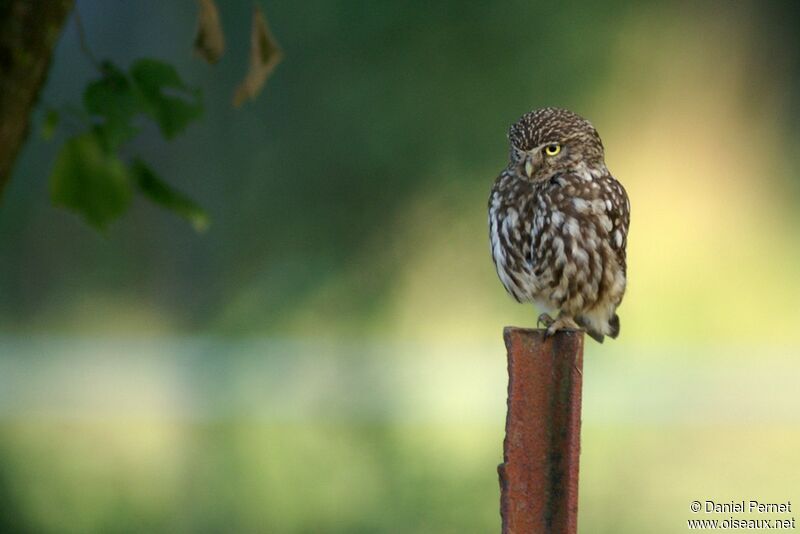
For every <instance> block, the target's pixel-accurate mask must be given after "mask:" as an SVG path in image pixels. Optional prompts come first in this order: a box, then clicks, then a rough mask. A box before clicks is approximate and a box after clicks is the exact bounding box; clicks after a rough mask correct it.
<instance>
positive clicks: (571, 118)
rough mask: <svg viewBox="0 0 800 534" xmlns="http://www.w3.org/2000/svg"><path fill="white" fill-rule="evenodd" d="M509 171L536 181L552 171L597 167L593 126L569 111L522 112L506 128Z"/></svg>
mask: <svg viewBox="0 0 800 534" xmlns="http://www.w3.org/2000/svg"><path fill="white" fill-rule="evenodd" d="M508 139H509V141H511V159H510V162H509V170H511V171H513V172H514V173H515V174H516V175H517V176H519V177H521V178H524V179H526V180H530V181H533V182H539V181H544V180H549V179H550V178H552V177H553V176H554V175H555V174H558V173H562V172H569V171H572V172H575V171H578V170H580V169H581V168H584V169H585V170H589V171H591V170H593V169H601V168H603V167H604V166H605V163H604V161H603V143H602V141H600V136H599V135H598V134H597V130H595V129H594V126H592V124H591V123H590V122H589V121H587V120H586V119H584V118H583V117H581V116H579V115H576V114H575V113H573V112H571V111H567V110H566V109H559V108H541V109H537V110H535V111H531V112H530V113H526V114H525V115H523V116H522V117H520V119H519V120H518V121H517V122H516V123H514V124H513V125H512V126H511V128H509V130H508Z"/></svg>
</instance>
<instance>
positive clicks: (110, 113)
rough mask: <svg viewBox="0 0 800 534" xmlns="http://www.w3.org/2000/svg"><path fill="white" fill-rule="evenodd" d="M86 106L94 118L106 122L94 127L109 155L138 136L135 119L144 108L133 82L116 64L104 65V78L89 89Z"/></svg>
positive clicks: (86, 93) (85, 100) (84, 95)
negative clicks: (133, 122) (134, 124)
mask: <svg viewBox="0 0 800 534" xmlns="http://www.w3.org/2000/svg"><path fill="white" fill-rule="evenodd" d="M83 104H84V106H85V108H86V111H88V112H89V114H90V115H91V116H93V117H97V118H100V119H102V122H100V123H96V124H94V126H93V128H94V130H95V134H96V135H97V136H98V137H99V138H100V139H101V140H102V141H103V145H104V148H105V149H106V151H107V152H114V151H115V150H116V149H117V148H118V147H119V146H120V145H121V144H122V143H124V142H126V141H129V140H130V139H132V138H133V137H134V136H135V135H136V132H137V131H138V130H137V129H136V128H135V127H134V126H133V125H132V124H131V120H132V119H133V117H134V116H135V115H136V114H137V113H139V112H142V111H144V109H143V107H144V106H143V104H142V103H141V102H140V100H139V98H138V97H137V94H136V92H135V91H134V86H133V84H132V83H131V81H130V80H129V79H128V77H127V76H126V75H125V73H124V72H122V71H121V70H120V69H119V68H117V67H116V66H114V65H113V64H112V63H109V62H105V63H103V77H102V78H100V79H99V80H95V81H94V82H92V83H90V84H89V85H87V86H86V89H85V90H84V92H83Z"/></svg>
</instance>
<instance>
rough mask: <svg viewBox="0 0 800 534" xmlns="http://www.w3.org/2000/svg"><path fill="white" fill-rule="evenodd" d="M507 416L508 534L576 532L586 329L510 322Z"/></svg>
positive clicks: (503, 501) (504, 498)
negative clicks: (548, 333) (551, 329)
mask: <svg viewBox="0 0 800 534" xmlns="http://www.w3.org/2000/svg"><path fill="white" fill-rule="evenodd" d="M503 337H504V338H505V342H506V348H507V350H508V415H507V416H506V438H505V441H504V442H503V463H502V464H500V465H499V466H498V468H497V470H498V473H499V475H500V490H501V496H500V515H501V517H502V521H503V529H502V532H503V534H540V533H541V534H575V533H576V532H577V530H578V459H579V455H580V433H581V387H582V385H583V375H582V369H583V333H581V332H558V333H556V334H555V335H554V336H552V337H548V338H545V337H544V331H543V330H529V329H522V328H513V327H508V328H506V329H505V330H504V332H503Z"/></svg>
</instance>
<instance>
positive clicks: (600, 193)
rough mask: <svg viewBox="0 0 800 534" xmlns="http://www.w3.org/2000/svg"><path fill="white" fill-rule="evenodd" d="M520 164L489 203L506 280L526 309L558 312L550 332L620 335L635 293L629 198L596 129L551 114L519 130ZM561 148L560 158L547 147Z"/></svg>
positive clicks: (514, 132)
mask: <svg viewBox="0 0 800 534" xmlns="http://www.w3.org/2000/svg"><path fill="white" fill-rule="evenodd" d="M509 138H510V140H511V144H512V149H511V161H510V162H509V165H508V167H507V168H506V169H505V170H504V171H503V172H502V173H501V174H500V176H498V178H497V180H496V181H495V184H494V187H493V188H492V193H491V195H490V197H489V236H490V242H491V252H492V258H493V260H494V264H495V268H496V270H497V274H498V276H499V278H500V281H501V282H502V284H503V286H504V287H505V288H506V290H507V291H508V292H509V293H510V294H511V295H512V296H513V297H514V298H515V299H516V300H517V301H519V302H534V303H536V304H537V306H539V307H540V308H542V309H543V310H545V311H548V312H549V311H557V312H558V313H559V315H558V318H557V319H555V320H554V319H552V318H550V317H549V316H545V317H546V318H547V319H548V320H549V323H550V324H549V328H548V332H549V333H552V332H553V331H555V330H558V329H561V328H582V329H584V330H586V331H587V332H588V333H589V334H590V335H591V336H592V337H594V338H595V339H598V340H599V341H602V339H603V337H604V336H606V335H609V336H611V337H616V335H617V334H618V332H619V318H618V316H617V315H616V309H617V307H618V306H619V304H620V302H621V301H622V296H623V294H624V292H625V286H626V259H625V256H626V252H625V248H626V244H627V243H626V241H627V232H628V224H629V201H628V198H627V195H626V193H625V190H624V188H623V187H622V185H621V184H620V183H619V182H618V181H617V180H616V179H614V177H613V176H611V174H610V173H609V171H608V169H607V168H606V165H605V162H604V158H603V147H602V143H601V141H600V137H599V136H598V135H597V132H596V131H595V129H594V127H592V126H591V124H590V123H589V122H588V121H586V120H585V119H582V118H581V117H579V116H577V115H575V114H574V113H571V112H569V111H566V110H559V109H555V108H544V109H542V110H537V111H534V112H532V113H529V114H527V115H525V116H523V117H522V118H521V119H520V121H519V122H517V123H516V124H515V125H513V126H512V127H511V130H510V132H509ZM556 143H557V144H558V145H559V150H556V151H554V152H556V153H557V154H558V155H555V154H554V155H553V157H547V156H545V155H544V153H543V151H542V148H543V147H544V146H548V145H552V144H556Z"/></svg>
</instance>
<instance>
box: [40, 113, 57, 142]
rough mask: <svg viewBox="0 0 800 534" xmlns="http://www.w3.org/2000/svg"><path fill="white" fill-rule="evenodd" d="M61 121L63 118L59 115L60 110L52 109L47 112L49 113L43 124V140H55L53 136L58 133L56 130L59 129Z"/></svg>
mask: <svg viewBox="0 0 800 534" xmlns="http://www.w3.org/2000/svg"><path fill="white" fill-rule="evenodd" d="M60 119H61V117H60V115H59V114H58V110H55V109H52V108H50V109H48V110H47V113H45V114H44V121H43V122H42V139H44V140H45V141H49V140H50V139H52V138H53V134H55V133H56V128H58V122H59V120H60Z"/></svg>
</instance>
